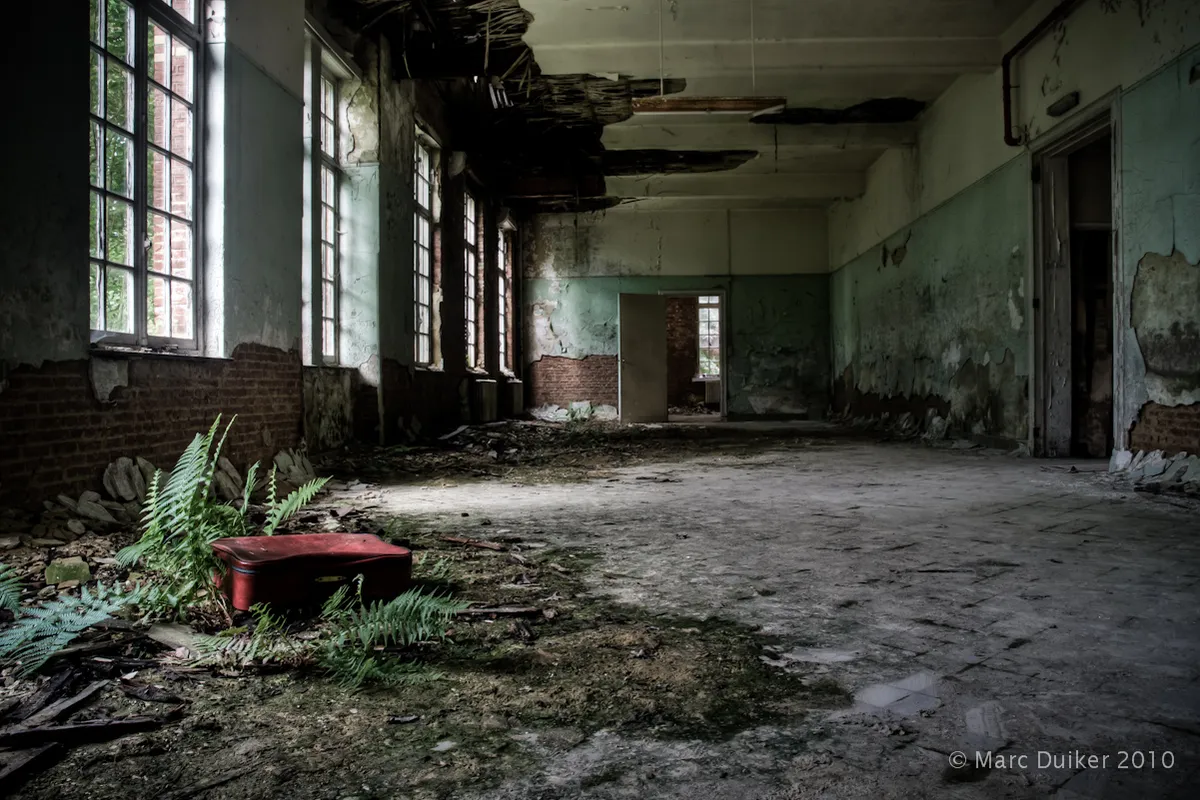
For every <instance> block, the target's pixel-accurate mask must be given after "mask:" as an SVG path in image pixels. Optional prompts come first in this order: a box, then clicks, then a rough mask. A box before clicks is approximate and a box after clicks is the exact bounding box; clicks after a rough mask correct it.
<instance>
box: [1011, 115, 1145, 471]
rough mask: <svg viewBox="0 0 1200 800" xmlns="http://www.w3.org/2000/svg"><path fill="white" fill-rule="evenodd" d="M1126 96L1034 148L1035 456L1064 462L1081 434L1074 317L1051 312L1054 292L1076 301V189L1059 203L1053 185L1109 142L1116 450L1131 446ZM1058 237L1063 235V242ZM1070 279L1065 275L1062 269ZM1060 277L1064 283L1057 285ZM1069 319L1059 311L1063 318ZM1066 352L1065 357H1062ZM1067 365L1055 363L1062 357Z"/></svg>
mask: <svg viewBox="0 0 1200 800" xmlns="http://www.w3.org/2000/svg"><path fill="white" fill-rule="evenodd" d="M1119 103H1120V97H1119V95H1118V94H1117V93H1111V94H1110V95H1108V96H1106V97H1104V98H1102V99H1101V100H1099V101H1097V102H1095V103H1093V104H1092V106H1091V107H1090V109H1085V110H1084V111H1081V112H1080V113H1079V115H1078V117H1079V121H1077V122H1075V123H1074V124H1072V125H1069V126H1065V127H1064V128H1063V130H1056V131H1054V132H1052V133H1051V134H1049V135H1047V136H1045V137H1042V138H1041V139H1039V140H1036V141H1035V142H1033V143H1032V144H1031V145H1030V154H1031V159H1032V174H1031V178H1032V180H1031V184H1032V194H1033V230H1034V238H1033V242H1034V248H1033V253H1034V255H1033V259H1032V261H1033V270H1032V272H1033V274H1032V283H1031V289H1032V291H1031V292H1030V295H1031V297H1030V305H1031V306H1032V308H1031V314H1032V318H1033V326H1032V328H1033V330H1032V336H1031V349H1032V356H1033V358H1032V363H1033V369H1032V371H1031V376H1030V377H1031V380H1030V382H1029V383H1030V386H1029V403H1030V409H1031V413H1032V420H1031V422H1032V425H1031V426H1030V440H1031V445H1032V448H1033V453H1034V455H1037V456H1051V457H1064V456H1068V455H1070V444H1071V440H1072V437H1073V435H1074V432H1073V428H1072V419H1071V382H1072V378H1073V376H1072V374H1071V370H1072V366H1073V365H1072V362H1071V357H1072V351H1071V348H1072V338H1071V337H1072V331H1071V328H1070V320H1071V312H1070V307H1069V306H1068V308H1067V310H1066V315H1067V319H1066V321H1065V323H1064V321H1063V320H1062V319H1061V316H1059V315H1055V314H1054V313H1053V311H1054V309H1053V308H1052V305H1053V304H1052V302H1051V300H1053V298H1054V297H1055V292H1054V289H1055V288H1056V287H1057V288H1058V289H1059V291H1061V290H1062V289H1063V288H1064V286H1063V285H1062V284H1061V282H1062V281H1063V280H1064V279H1065V281H1066V283H1065V289H1066V296H1067V300H1068V303H1069V302H1070V301H1071V299H1072V298H1073V294H1072V292H1071V283H1070V277H1071V272H1070V268H1071V249H1070V241H1071V238H1070V224H1071V222H1070V206H1069V194H1067V193H1069V188H1064V193H1063V196H1062V197H1060V198H1058V201H1057V202H1056V201H1055V195H1054V186H1055V185H1056V184H1061V185H1062V186H1064V187H1069V184H1067V179H1068V170H1067V157H1068V156H1069V155H1070V154H1071V153H1073V152H1074V151H1076V150H1078V149H1079V148H1081V147H1083V146H1084V145H1087V144H1091V143H1092V142H1094V141H1097V140H1099V139H1102V138H1105V137H1107V138H1108V140H1109V150H1110V158H1111V164H1110V181H1109V190H1110V193H1111V197H1110V201H1111V204H1112V209H1111V215H1112V234H1113V235H1112V237H1111V242H1112V244H1111V246H1112V270H1113V272H1112V283H1113V306H1112V315H1113V318H1112V335H1113V342H1112V346H1113V399H1112V403H1113V415H1112V417H1113V422H1112V424H1113V447H1114V448H1115V449H1117V450H1122V449H1125V448H1126V446H1127V443H1126V437H1125V431H1124V426H1123V425H1122V424H1121V423H1120V413H1119V409H1120V408H1121V406H1122V394H1123V390H1124V381H1123V380H1122V378H1121V367H1122V365H1123V364H1124V362H1125V347H1124V336H1123V335H1122V332H1123V330H1124V328H1125V326H1126V325H1127V324H1128V319H1127V316H1128V314H1127V313H1126V309H1125V308H1124V305H1123V303H1122V300H1121V298H1123V297H1125V296H1126V293H1125V291H1124V288H1125V282H1124V280H1123V277H1122V276H1123V275H1124V270H1123V269H1122V259H1121V247H1120V230H1121V216H1120V213H1121V208H1120V205H1121V204H1120V198H1121V184H1120V175H1121V170H1120V166H1121V147H1120V144H1121V143H1120V126H1119V120H1120V106H1119ZM1056 234H1057V235H1056ZM1059 269H1062V270H1064V272H1062V273H1060V272H1059V271H1058V270H1059ZM1056 278H1057V283H1056ZM1061 313H1062V312H1060V314H1061ZM1064 352H1065V358H1064V357H1063V353H1064ZM1056 356H1057V357H1058V358H1059V359H1060V360H1061V363H1060V364H1058V365H1057V367H1056V366H1055V364H1054V361H1055V357H1056ZM1064 374H1065V376H1066V380H1065V383H1062V384H1061V385H1063V386H1065V388H1066V392H1065V395H1066V398H1065V402H1066V410H1065V413H1064V412H1063V410H1062V409H1060V408H1058V409H1056V408H1052V403H1053V401H1054V395H1053V393H1052V391H1051V388H1052V380H1051V379H1052V378H1054V377H1057V378H1059V379H1060V382H1061V378H1062V376H1063V375H1064ZM1064 441H1065V442H1066V451H1065V452H1060V445H1061V444H1062V443H1063V442H1064Z"/></svg>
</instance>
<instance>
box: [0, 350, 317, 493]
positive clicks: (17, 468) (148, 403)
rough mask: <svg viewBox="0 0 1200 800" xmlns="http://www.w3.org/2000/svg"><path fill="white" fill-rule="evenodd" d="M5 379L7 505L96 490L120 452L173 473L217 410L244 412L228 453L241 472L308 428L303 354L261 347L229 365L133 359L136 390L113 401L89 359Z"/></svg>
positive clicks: (0, 406)
mask: <svg viewBox="0 0 1200 800" xmlns="http://www.w3.org/2000/svg"><path fill="white" fill-rule="evenodd" d="M7 379H8V386H7V387H6V388H5V389H4V390H3V391H2V392H0V503H14V504H33V503H37V502H39V501H40V500H42V499H44V498H48V497H53V496H54V495H55V494H58V493H59V492H64V493H67V494H76V495H77V494H78V493H79V492H80V491H82V490H84V489H95V488H97V487H99V486H100V480H101V476H102V475H103V472H104V468H105V467H106V466H107V465H108V464H109V463H110V462H111V461H113V460H114V459H116V458H118V457H120V456H135V455H140V456H142V457H144V458H147V459H149V460H150V461H151V462H153V463H154V464H155V465H156V466H158V467H160V468H163V469H169V468H170V467H171V466H172V465H173V464H174V462H175V459H176V458H178V457H179V454H180V453H181V452H182V451H183V449H184V448H185V447H186V446H187V444H188V443H189V442H190V441H191V439H192V437H193V436H194V435H195V434H196V433H197V432H199V431H202V430H207V429H208V426H209V425H211V424H212V421H213V419H215V418H216V416H217V414H223V415H225V418H226V419H228V418H229V417H230V416H231V415H233V414H237V415H238V419H237V423H236V424H235V425H234V427H233V430H232V431H230V434H229V439H228V440H226V443H225V451H224V452H225V454H226V455H227V456H228V457H229V458H230V460H231V461H233V462H234V463H235V464H237V465H238V466H245V465H246V464H248V463H250V462H253V461H256V460H260V461H263V462H264V463H266V462H267V461H268V460H269V459H270V458H271V457H272V456H273V455H274V454H275V452H277V451H278V450H280V449H282V448H285V447H295V446H296V445H297V444H298V443H299V441H300V436H301V428H302V425H303V407H302V404H303V387H302V383H301V372H300V356H299V354H298V353H296V352H284V351H281V350H274V349H272V348H268V347H263V346H261V345H250V344H244V345H240V346H239V347H238V348H237V350H236V351H235V352H234V354H233V358H232V359H231V360H216V359H192V358H181V357H168V356H141V355H137V356H130V357H129V385H128V386H123V387H119V388H117V389H115V390H114V391H113V393H112V396H111V397H110V401H109V402H107V403H101V402H100V401H99V400H97V399H96V397H95V395H94V393H93V391H92V386H91V379H90V377H89V374H88V362H87V361H86V360H83V361H63V362H52V363H46V364H44V365H42V366H41V367H39V368H33V367H20V368H18V369H16V370H13V371H12V372H10V373H9V374H8V376H7ZM264 434H266V436H264ZM265 438H269V439H270V441H271V444H270V445H268V444H267V443H266V441H265V440H264V439H265Z"/></svg>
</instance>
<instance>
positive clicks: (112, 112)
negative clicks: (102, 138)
mask: <svg viewBox="0 0 1200 800" xmlns="http://www.w3.org/2000/svg"><path fill="white" fill-rule="evenodd" d="M105 73H106V75H105V78H106V86H107V89H106V91H105V105H104V107H105V111H106V112H107V119H108V121H109V122H111V123H113V124H114V125H120V126H121V127H122V128H124V129H125V130H127V131H133V108H134V106H133V73H132V72H131V71H130V70H128V69H126V68H125V67H123V66H121V65H120V64H119V63H117V61H116V60H114V59H111V58H110V59H108V65H107V69H106V70H105Z"/></svg>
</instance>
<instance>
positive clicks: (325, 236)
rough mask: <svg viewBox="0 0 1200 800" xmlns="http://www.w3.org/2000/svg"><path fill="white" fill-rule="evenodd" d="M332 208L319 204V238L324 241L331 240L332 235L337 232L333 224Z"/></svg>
mask: <svg viewBox="0 0 1200 800" xmlns="http://www.w3.org/2000/svg"><path fill="white" fill-rule="evenodd" d="M334 223H335V221H334V215H333V209H332V208H330V207H329V206H321V239H322V240H323V241H326V242H332V241H333V240H334V239H333V237H334V235H335V234H336V233H337V227H336V225H335V224H334Z"/></svg>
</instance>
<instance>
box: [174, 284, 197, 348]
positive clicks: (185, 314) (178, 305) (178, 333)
mask: <svg viewBox="0 0 1200 800" xmlns="http://www.w3.org/2000/svg"><path fill="white" fill-rule="evenodd" d="M195 318H196V316H195V312H194V311H193V310H192V285H191V284H190V283H187V282H186V281H171V336H173V337H175V338H176V339H190V338H192V324H193V321H194V320H195Z"/></svg>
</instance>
